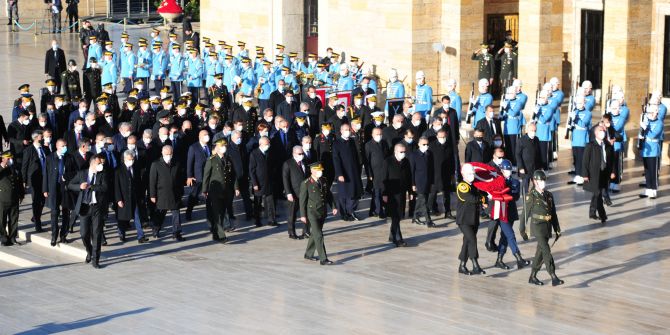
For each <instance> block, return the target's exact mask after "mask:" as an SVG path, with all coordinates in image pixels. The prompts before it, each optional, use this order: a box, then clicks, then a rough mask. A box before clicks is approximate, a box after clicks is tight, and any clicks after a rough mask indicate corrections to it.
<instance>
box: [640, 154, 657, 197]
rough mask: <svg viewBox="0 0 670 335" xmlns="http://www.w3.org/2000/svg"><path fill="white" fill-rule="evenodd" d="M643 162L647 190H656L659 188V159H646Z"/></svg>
mask: <svg viewBox="0 0 670 335" xmlns="http://www.w3.org/2000/svg"><path fill="white" fill-rule="evenodd" d="M643 160H644V179H645V182H646V184H647V188H648V189H651V190H655V189H657V188H658V157H644V158H643Z"/></svg>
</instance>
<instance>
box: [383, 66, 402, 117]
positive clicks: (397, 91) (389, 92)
mask: <svg viewBox="0 0 670 335" xmlns="http://www.w3.org/2000/svg"><path fill="white" fill-rule="evenodd" d="M404 97H405V85H403V84H402V82H400V81H399V80H398V71H396V70H395V69H392V70H391V71H390V72H389V82H388V84H386V101H387V102H386V104H385V106H384V115H385V116H386V119H387V120H388V119H389V104H388V100H389V99H402V98H404ZM399 112H400V113H402V111H399Z"/></svg>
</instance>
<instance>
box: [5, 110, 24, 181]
mask: <svg viewBox="0 0 670 335" xmlns="http://www.w3.org/2000/svg"><path fill="white" fill-rule="evenodd" d="M28 122H29V120H28V112H27V111H24V112H21V114H19V118H18V119H16V121H12V123H10V124H9V126H8V127H7V137H8V138H9V151H11V152H12V154H13V155H14V158H13V159H14V164H16V166H15V167H14V168H15V169H17V170H19V169H21V164H22V162H23V159H22V158H23V151H24V150H25V148H26V147H27V146H28V145H29V144H30V141H28V139H29V136H30V134H28V133H27V128H28Z"/></svg>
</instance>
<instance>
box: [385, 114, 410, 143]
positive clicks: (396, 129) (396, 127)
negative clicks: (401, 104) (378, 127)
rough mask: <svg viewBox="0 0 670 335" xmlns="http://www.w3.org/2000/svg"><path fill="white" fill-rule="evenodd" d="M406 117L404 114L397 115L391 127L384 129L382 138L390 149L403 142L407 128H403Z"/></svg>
mask: <svg viewBox="0 0 670 335" xmlns="http://www.w3.org/2000/svg"><path fill="white" fill-rule="evenodd" d="M404 120H405V117H404V116H402V114H396V115H394V116H393V120H392V123H391V126H390V127H386V128H384V130H383V131H382V137H383V138H384V141H386V144H387V145H388V147H389V148H393V147H394V146H395V145H396V143H398V142H400V141H402V138H403V135H404V134H405V130H406V128H405V127H404V126H403V122H404Z"/></svg>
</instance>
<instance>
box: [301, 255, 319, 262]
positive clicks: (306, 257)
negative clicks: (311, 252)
mask: <svg viewBox="0 0 670 335" xmlns="http://www.w3.org/2000/svg"><path fill="white" fill-rule="evenodd" d="M304 257H305V259H306V260H308V261H312V262H316V261H318V260H319V259H318V258H317V257H314V256H312V257H309V256H304Z"/></svg>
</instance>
